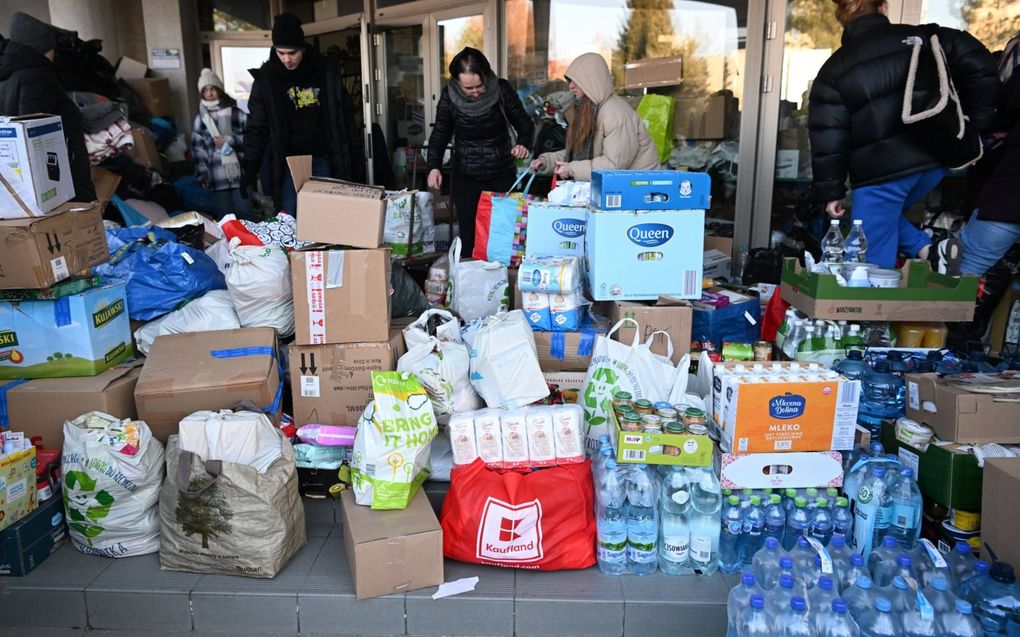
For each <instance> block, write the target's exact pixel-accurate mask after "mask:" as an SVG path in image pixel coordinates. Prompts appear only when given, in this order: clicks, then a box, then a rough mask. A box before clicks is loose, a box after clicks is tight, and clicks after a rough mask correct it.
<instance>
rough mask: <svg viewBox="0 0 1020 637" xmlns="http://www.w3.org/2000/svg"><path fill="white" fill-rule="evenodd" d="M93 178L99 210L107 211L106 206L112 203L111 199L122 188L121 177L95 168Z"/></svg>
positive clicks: (97, 167)
mask: <svg viewBox="0 0 1020 637" xmlns="http://www.w3.org/2000/svg"><path fill="white" fill-rule="evenodd" d="M91 176H92V184H93V185H94V186H95V188H96V200H97V201H99V210H100V212H102V211H105V210H106V205H107V204H108V203H110V199H112V198H113V196H114V195H115V194H117V188H118V187H119V186H120V175H118V174H117V173H115V172H111V171H109V170H106V169H105V168H100V167H99V166H93V167H92V170H91Z"/></svg>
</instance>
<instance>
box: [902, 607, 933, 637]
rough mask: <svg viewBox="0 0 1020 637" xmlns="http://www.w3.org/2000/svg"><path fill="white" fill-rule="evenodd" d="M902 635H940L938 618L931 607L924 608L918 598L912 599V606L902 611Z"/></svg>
mask: <svg viewBox="0 0 1020 637" xmlns="http://www.w3.org/2000/svg"><path fill="white" fill-rule="evenodd" d="M901 620H902V622H903V637H940V635H941V632H942V628H941V626H940V625H939V622H938V618H937V616H936V614H935V613H934V612H932V609H931V608H930V607H929V608H924V607H922V605H921V602H920V600H915V601H914V606H913V607H912V608H911V609H910V610H908V611H907V612H905V613H903V615H902V617H901Z"/></svg>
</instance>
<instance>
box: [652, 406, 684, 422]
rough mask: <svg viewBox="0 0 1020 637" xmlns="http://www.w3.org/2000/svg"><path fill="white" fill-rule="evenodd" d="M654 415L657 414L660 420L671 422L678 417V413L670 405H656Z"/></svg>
mask: <svg viewBox="0 0 1020 637" xmlns="http://www.w3.org/2000/svg"><path fill="white" fill-rule="evenodd" d="M655 415H656V416H658V417H659V418H662V422H672V421H674V420H676V419H677V418H679V417H680V413H679V412H678V411H677V410H675V409H673V407H672V406H670V407H661V408H660V407H657V408H656V409H655Z"/></svg>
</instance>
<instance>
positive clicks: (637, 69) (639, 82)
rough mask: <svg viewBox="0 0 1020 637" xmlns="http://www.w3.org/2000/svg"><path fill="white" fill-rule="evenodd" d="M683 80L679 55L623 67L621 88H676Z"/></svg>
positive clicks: (681, 59) (648, 59) (650, 59)
mask: <svg viewBox="0 0 1020 637" xmlns="http://www.w3.org/2000/svg"><path fill="white" fill-rule="evenodd" d="M683 80H684V59H683V57H682V56H679V55H676V56H672V57H662V58H647V59H644V60H637V61H636V62H628V63H627V64H625V65H624V67H623V88H651V87H654V86H676V85H678V84H680V83H681V82H683Z"/></svg>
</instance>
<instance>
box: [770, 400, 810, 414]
mask: <svg viewBox="0 0 1020 637" xmlns="http://www.w3.org/2000/svg"><path fill="white" fill-rule="evenodd" d="M806 407H807V399H806V398H804V397H803V396H798V395H797V394H784V395H782V396H776V397H774V398H773V399H772V400H770V401H769V415H770V416H772V417H773V418H778V419H780V420H790V419H791V418H799V417H800V416H803V415H804V410H805V408H806Z"/></svg>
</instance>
